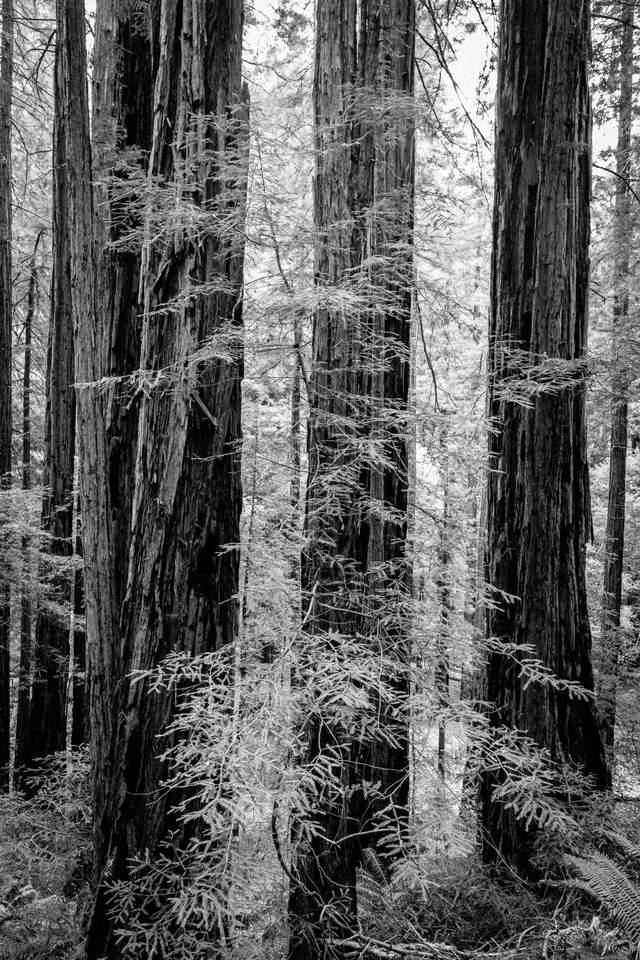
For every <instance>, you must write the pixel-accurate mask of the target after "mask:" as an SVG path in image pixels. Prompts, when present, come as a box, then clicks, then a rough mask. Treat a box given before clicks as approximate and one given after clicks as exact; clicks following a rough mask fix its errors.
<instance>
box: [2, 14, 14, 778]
mask: <svg viewBox="0 0 640 960" xmlns="http://www.w3.org/2000/svg"><path fill="white" fill-rule="evenodd" d="M1 31H2V34H1V37H0V492H1V491H2V490H8V489H9V488H10V487H11V465H12V464H11V429H12V421H11V341H12V329H13V303H12V297H11V288H12V283H13V279H12V272H11V268H12V259H11V237H12V233H11V222H12V217H11V104H12V94H13V0H2V24H1ZM0 495H1V493H0ZM10 635H11V592H10V586H9V583H8V581H7V580H6V578H5V579H3V581H2V582H0V791H5V790H7V789H8V787H9V754H10V747H9V744H10V723H11V717H10V692H9V680H10V678H9V672H10V667H9V644H10V639H11V636H10Z"/></svg>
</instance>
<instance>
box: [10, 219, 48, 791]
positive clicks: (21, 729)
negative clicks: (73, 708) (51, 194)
mask: <svg viewBox="0 0 640 960" xmlns="http://www.w3.org/2000/svg"><path fill="white" fill-rule="evenodd" d="M41 236H42V231H41V232H40V233H39V234H38V236H37V238H36V242H35V245H34V248H33V257H32V258H31V268H30V272H29V289H28V292H27V312H26V315H25V320H24V367H23V374H22V489H23V490H30V489H31V486H32V481H31V345H32V340H33V320H34V316H35V312H36V302H37V284H38V271H37V268H36V254H37V252H38V244H39V242H40V237H41ZM29 541H30V538H29V537H28V536H23V538H22V555H23V560H22V569H23V585H22V598H21V607H22V609H21V617H20V620H21V624H20V668H19V671H18V710H17V719H16V745H15V754H14V765H13V775H14V783H16V785H17V784H19V783H20V775H19V772H18V771H19V768H20V766H21V763H22V762H23V760H22V759H21V747H22V745H23V744H25V743H26V741H27V737H28V729H27V724H28V719H29V701H30V692H31V664H32V649H31V646H32V637H31V633H32V626H33V604H32V601H31V590H32V584H33V576H32V562H31V557H30V542H29Z"/></svg>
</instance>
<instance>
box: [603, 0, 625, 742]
mask: <svg viewBox="0 0 640 960" xmlns="http://www.w3.org/2000/svg"><path fill="white" fill-rule="evenodd" d="M618 16H619V18H620V20H621V21H622V22H623V24H624V25H623V27H622V39H621V49H620V101H619V106H618V144H617V149H616V172H617V174H618V179H617V180H616V207H615V251H614V257H615V259H614V304H613V397H612V401H611V452H610V456H609V500H608V505H607V527H606V531H605V537H604V589H603V594H602V657H601V668H600V677H599V682H598V700H599V703H600V708H601V712H602V718H603V721H604V736H605V743H606V745H607V746H608V747H613V738H614V731H615V722H616V690H617V678H616V672H617V669H618V659H619V653H620V606H621V603H622V562H623V558H624V526H625V493H626V489H625V488H626V476H627V443H628V440H627V424H628V392H629V373H628V370H627V368H626V363H625V348H626V344H625V340H626V333H627V331H626V329H625V327H626V324H627V321H628V317H629V274H630V266H631V243H632V238H631V194H630V193H629V180H630V177H631V124H632V119H633V48H634V8H633V4H631V3H628V2H627V3H621V4H619V10H618Z"/></svg>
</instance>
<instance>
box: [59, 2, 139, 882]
mask: <svg viewBox="0 0 640 960" xmlns="http://www.w3.org/2000/svg"><path fill="white" fill-rule="evenodd" d="M149 17H150V14H149V10H148V9H147V8H145V6H142V7H141V6H140V5H139V4H132V3H122V2H120V0H100V2H99V3H98V4H97V7H96V29H95V47H94V71H93V124H92V133H93V167H92V169H93V177H94V182H95V194H96V203H95V211H96V212H95V234H94V237H95V253H96V290H97V293H96V311H97V313H96V331H97V333H98V334H99V349H100V351H101V353H100V359H99V363H100V371H101V376H102V377H103V378H105V383H104V384H103V385H102V386H101V389H100V398H101V402H102V408H101V412H102V417H103V420H102V428H103V429H104V431H105V442H106V449H104V450H103V451H102V453H101V455H102V456H104V457H105V458H106V459H105V467H104V469H105V473H104V474H103V475H102V476H101V477H100V482H101V483H102V484H105V485H106V489H103V490H102V495H103V496H104V497H105V500H106V503H108V508H109V518H110V524H109V527H110V529H109V534H110V538H111V541H110V542H111V550H112V554H111V555H112V558H113V561H112V562H111V565H110V567H109V569H108V571H107V575H108V577H109V578H110V584H111V586H110V589H111V591H112V592H111V596H112V603H113V614H112V616H113V624H114V627H115V626H116V624H118V623H119V620H120V616H121V611H122V606H123V603H124V598H125V593H126V587H127V578H128V565H129V549H130V540H131V522H132V504H133V487H134V476H135V461H136V450H137V442H138V440H137V435H138V415H139V399H140V396H141V391H140V384H139V382H138V380H137V378H136V376H134V374H137V371H139V369H140V364H141V357H140V350H141V329H142V302H141V299H140V257H141V250H142V239H143V231H144V225H143V215H142V209H143V198H144V194H145V189H146V175H147V166H148V155H149V151H150V149H151V139H152V130H153V113H152V110H153V83H154V75H153V70H152V47H151V34H150V21H149ZM85 536H86V535H85ZM79 546H80V549H84V551H85V552H86V545H85V546H82V545H79ZM87 562H88V558H86V559H85V563H87ZM88 591H89V585H88V584H87V592H88ZM83 594H84V589H83V584H81V583H80V582H78V581H77V582H76V593H75V596H76V599H77V601H78V602H79V601H80V600H81V598H82V596H83ZM89 602H90V601H89V598H88V596H87V603H89ZM89 629H90V627H89V620H88V619H87V635H86V643H87V644H88V645H89V646H90V645H91V643H92V638H91V637H90V635H89ZM118 635H119V636H122V634H121V632H120V631H119V628H118ZM76 638H77V641H78V651H77V655H76V656H77V662H78V666H80V664H81V660H82V647H81V644H82V638H81V637H80V636H79V635H78V634H76ZM130 657H131V650H130V649H129V648H128V646H127V645H126V644H125V643H123V642H122V641H121V640H116V636H115V635H114V636H113V643H112V648H111V650H110V658H111V661H110V667H109V669H110V671H111V674H110V676H109V677H104V678H103V681H102V685H103V690H102V692H101V694H100V698H99V699H100V701H101V707H100V710H101V711H102V712H103V721H102V723H101V725H100V729H99V730H98V731H96V732H95V735H94V737H93V743H94V750H95V756H96V762H97V765H98V766H99V768H100V770H101V771H102V772H101V773H100V780H101V786H100V797H101V798H103V800H104V805H103V806H102V807H101V809H100V811H99V813H97V816H98V825H99V829H98V838H99V839H98V847H97V849H96V869H97V871H98V873H99V872H100V870H101V869H102V867H103V866H104V863H105V860H106V858H107V856H108V847H109V842H110V836H111V830H112V824H113V818H114V811H113V803H114V802H115V799H116V798H115V794H114V792H113V784H112V776H117V775H118V772H117V771H113V770H112V769H111V764H112V762H113V751H114V749H115V738H116V736H117V730H116V727H115V726H114V725H113V718H115V717H117V716H118V715H119V711H120V710H121V709H122V701H121V699H120V697H121V696H123V695H124V683H125V678H126V676H127V674H128V673H129V669H130ZM91 659H92V657H91V651H89V652H88V660H89V664H88V668H89V675H91V670H92V667H91ZM75 692H78V694H79V690H77V688H76V691H74V695H75ZM95 693H96V694H97V690H96V691H95ZM97 700H98V698H97V697H94V702H95V705H96V707H97ZM79 704H80V699H78V710H77V711H75V714H74V715H75V721H74V729H75V731H76V733H75V735H76V736H78V737H79V736H81V733H82V731H81V728H82V726H83V724H82V723H81V721H80V712H79V709H80V708H79ZM92 722H93V721H92Z"/></svg>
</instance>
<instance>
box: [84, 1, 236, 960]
mask: <svg viewBox="0 0 640 960" xmlns="http://www.w3.org/2000/svg"><path fill="white" fill-rule="evenodd" d="M151 26H152V31H151V37H152V50H153V52H154V69H155V71H156V78H155V94H154V104H153V116H154V128H153V141H152V149H151V154H150V159H149V182H150V188H153V186H154V183H159V184H160V185H161V187H160V190H159V191H158V192H155V193H154V195H153V202H151V203H149V204H148V207H147V222H146V225H145V229H146V233H145V244H144V249H143V257H142V278H141V287H142V291H143V306H144V313H143V320H142V355H141V359H140V368H141V369H142V370H144V371H146V376H147V378H148V383H147V385H146V389H145V390H144V392H142V393H141V396H140V400H139V407H138V434H137V435H138V447H137V458H136V466H135V487H134V491H133V500H132V524H131V549H130V555H129V556H130V563H129V569H128V582H127V590H126V596H125V602H124V608H123V612H122V618H121V633H122V637H123V645H124V649H125V650H128V651H130V661H129V663H130V668H131V669H132V670H135V671H146V670H150V669H153V668H154V667H155V666H156V665H157V664H158V663H160V662H161V661H162V660H163V659H164V658H165V657H166V656H167V655H168V654H169V653H170V652H171V651H172V650H178V651H183V652H184V653H186V654H190V655H192V656H193V655H198V654H201V653H205V652H210V651H222V652H224V651H225V650H227V651H228V653H229V668H230V669H229V672H230V671H231V667H232V665H233V644H234V642H235V638H236V635H237V628H238V609H237V593H238V560H239V557H238V543H239V521H240V510H241V505H242V488H241V477H240V468H241V449H240V447H241V426H240V388H241V378H242V372H243V360H242V282H243V262H244V247H243V239H242V238H243V227H242V220H243V217H244V202H245V201H244V197H245V191H246V159H247V158H246V150H247V139H246V138H247V120H248V117H247V112H248V111H247V105H246V103H245V104H243V103H242V97H245V96H247V95H246V92H245V93H244V94H241V74H240V70H241V38H242V6H241V4H240V3H238V2H237V0H223V2H222V3H219V4H217V5H214V4H212V3H210V2H206V0H196V2H195V3H192V4H190V5H186V4H185V5H184V6H183V5H180V4H173V3H170V2H168V0H167V2H162V3H159V4H153V5H152V6H151ZM176 161H178V162H176ZM154 189H155V188H154ZM185 213H187V214H188V215H187V216H185V215H184V214H185ZM223 215H224V225H223V226H220V221H221V218H222V216H223ZM167 371H170V373H169V375H167ZM122 704H123V709H122V711H121V723H120V727H119V729H118V731H117V739H116V740H115V741H114V744H115V748H114V753H113V756H114V758H115V760H114V766H113V772H114V778H113V782H112V785H111V789H112V795H113V797H114V798H115V803H114V808H113V819H112V822H111V824H110V830H111V834H110V837H111V844H110V850H109V853H110V857H111V860H110V873H109V876H110V878H111V879H114V880H127V878H129V877H130V869H131V864H132V861H135V860H136V858H138V859H144V858H145V857H146V856H147V853H151V855H152V856H153V855H154V852H155V853H159V852H160V851H163V852H164V853H166V854H167V855H170V856H174V855H175V856H176V857H178V858H179V856H180V850H183V849H184V846H185V844H186V843H188V840H189V838H190V836H191V835H192V834H193V831H194V830H195V829H196V827H195V825H194V824H193V822H192V823H190V824H189V823H187V824H185V823H183V822H181V821H180V820H179V818H178V817H177V815H176V813H175V810H174V809H173V807H174V804H175V803H176V802H177V801H179V800H180V799H184V797H183V796H181V795H180V794H179V791H177V790H176V791H173V792H171V793H170V794H168V793H167V791H166V790H164V789H162V783H163V780H164V779H165V778H166V776H167V775H168V774H169V772H170V767H169V766H168V763H167V762H166V761H163V760H162V759H161V756H162V754H163V753H164V751H165V749H166V748H167V746H168V745H169V742H170V741H169V740H166V741H165V740H163V742H162V744H159V742H158V735H159V734H160V733H161V732H162V731H163V730H164V729H165V727H166V724H167V723H169V722H170V721H171V718H172V716H173V713H174V710H175V698H174V694H173V693H171V692H168V691H158V692H152V691H151V690H150V689H149V681H148V679H142V680H140V681H139V682H137V683H135V684H129V685H127V686H126V687H125V692H124V693H123V696H122ZM172 851H173V853H172ZM165 895H166V891H164V892H163V891H162V890H158V899H159V901H160V904H159V910H160V913H161V914H162V915H163V918H162V922H163V923H165V924H166V923H167V913H168V906H169V905H168V902H167V901H166V900H165V899H164V896H165ZM216 895H217V896H218V898H219V899H220V901H221V902H220V910H221V923H222V926H223V927H224V926H225V925H226V915H225V904H224V881H221V889H220V890H219V891H216ZM106 907H107V904H106V902H105V901H104V898H103V899H102V909H98V905H97V906H96V909H95V910H94V915H93V918H92V923H91V927H90V931H89V941H88V956H89V957H98V956H103V955H105V956H107V957H109V958H111V957H114V958H115V957H117V956H119V953H118V947H117V944H116V942H115V934H114V929H113V922H112V920H111V918H110V917H109V916H108V913H107V909H106ZM146 919H147V920H150V917H146ZM215 935H216V934H215V933H214V938H215ZM218 935H219V934H218Z"/></svg>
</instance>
